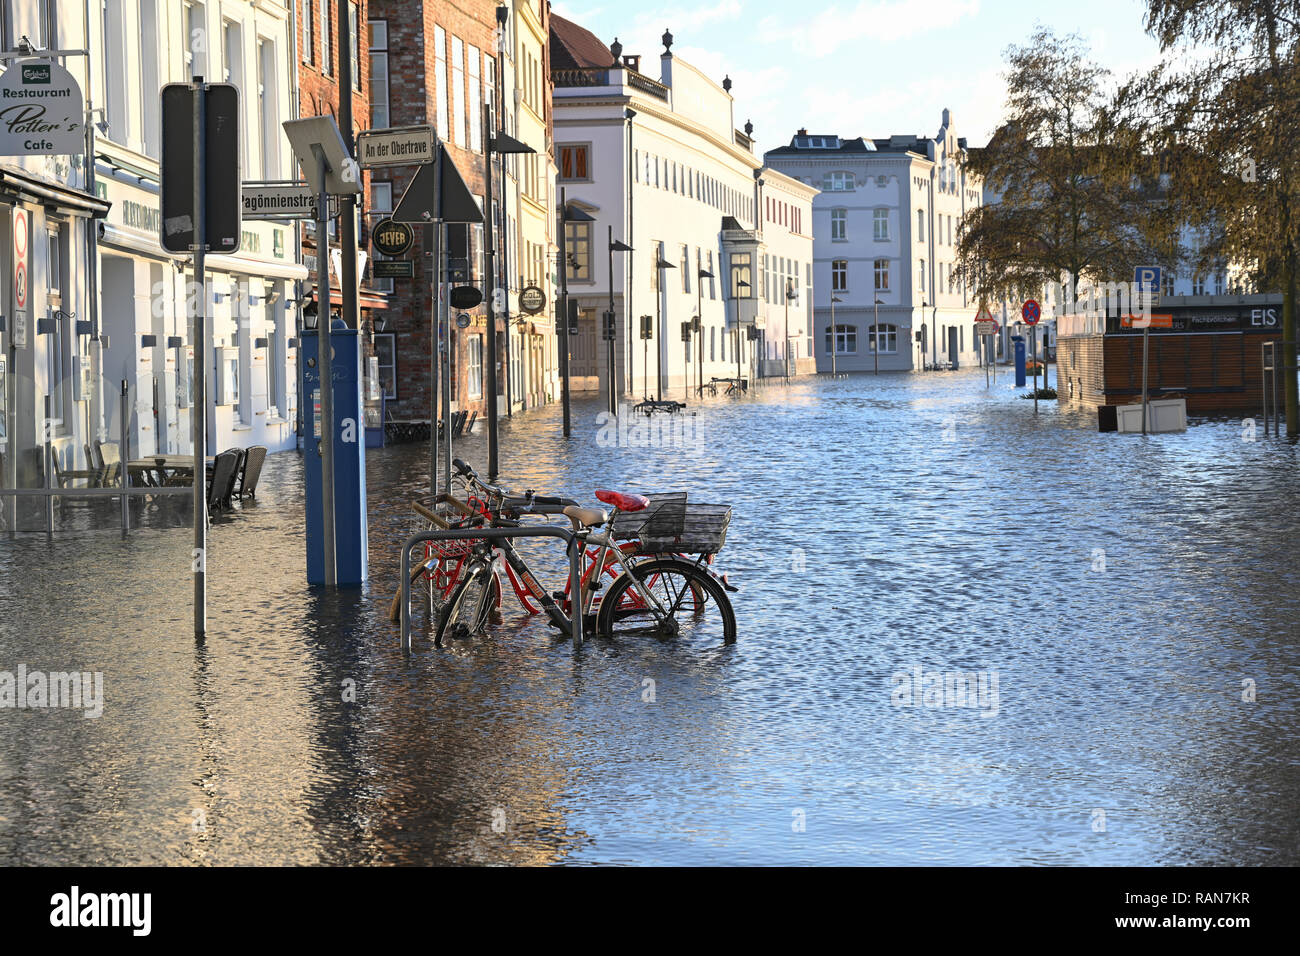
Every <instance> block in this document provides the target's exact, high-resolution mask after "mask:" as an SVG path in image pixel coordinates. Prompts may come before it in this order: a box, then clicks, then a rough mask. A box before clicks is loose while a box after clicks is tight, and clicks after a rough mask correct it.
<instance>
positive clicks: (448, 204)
mask: <svg viewBox="0 0 1300 956" xmlns="http://www.w3.org/2000/svg"><path fill="white" fill-rule="evenodd" d="M438 152H439V154H440V156H441V159H440V160H439V161H438V162H436V163H424V164H423V165H421V166H420V167H419V168H418V169H416V171H415V175H414V176H413V177H412V178H411V184H410V185H409V186H407V187H406V192H404V193H402V198H401V199H400V200H398V203H397V208H396V209H395V210H393V216H392V218H393V219H395V220H396V221H397V222H433V214H434V200H435V199H436V198H437V197H438V196H439V195H441V197H442V204H441V208H440V209H439V212H440V214H441V219H442V221H443V222H482V221H483V210H481V209H479V207H478V203H477V202H475V200H474V194H473V193H471V192H470V191H469V187H468V186H466V185H465V180H464V179H462V178H461V175H460V172H459V171H458V170H457V169H456V164H455V163H453V162H452V161H451V156H449V155H448V154H447V148H446V147H445V146H442V145H439V146H438ZM439 168H441V170H442V182H441V183H439V182H438V174H437V170H438V169H439ZM439 189H440V190H441V192H440V193H439V192H435V190H439Z"/></svg>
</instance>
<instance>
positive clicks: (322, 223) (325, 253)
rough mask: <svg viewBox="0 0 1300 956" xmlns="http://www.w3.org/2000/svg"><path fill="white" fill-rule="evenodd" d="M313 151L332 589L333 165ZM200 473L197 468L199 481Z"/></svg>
mask: <svg viewBox="0 0 1300 956" xmlns="http://www.w3.org/2000/svg"><path fill="white" fill-rule="evenodd" d="M311 151H312V152H313V153H314V154H315V155H316V176H317V179H318V181H319V183H320V194H319V195H318V196H317V197H316V206H317V210H318V211H317V214H316V215H317V217H318V219H317V222H316V315H317V322H316V329H317V331H316V351H317V353H318V354H319V359H318V363H319V365H320V445H319V448H320V476H321V484H320V490H321V516H322V526H321V532H322V534H321V545H322V558H323V560H324V562H325V586H326V587H329V588H332V587H334V585H335V582H336V580H337V567H336V564H335V558H334V355H333V352H334V339H333V335H332V334H331V333H332V331H333V329H332V326H333V324H334V322H333V318H332V317H331V315H330V266H329V261H330V234H329V199H330V197H329V194H328V193H326V192H325V175H326V172H327V171H328V168H329V166H328V164H327V163H326V161H325V150H323V149H321V147H320V145H319V144H318V143H313V144H312V147H311ZM353 255H354V256H355V252H354V253H353ZM344 258H347V257H346V256H344ZM308 401H311V397H310V396H308ZM309 438H310V436H309ZM197 475H198V472H197V471H196V472H195V476H196V478H195V480H197Z"/></svg>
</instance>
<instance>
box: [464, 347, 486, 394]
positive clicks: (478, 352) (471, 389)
mask: <svg viewBox="0 0 1300 956" xmlns="http://www.w3.org/2000/svg"><path fill="white" fill-rule="evenodd" d="M466 345H467V346H468V347H467V348H466V350H465V376H466V385H467V386H468V389H467V393H466V394H467V395H468V396H469V397H470V398H471V399H474V398H482V397H483V336H482V335H471V336H470V337H469V342H467V343H466Z"/></svg>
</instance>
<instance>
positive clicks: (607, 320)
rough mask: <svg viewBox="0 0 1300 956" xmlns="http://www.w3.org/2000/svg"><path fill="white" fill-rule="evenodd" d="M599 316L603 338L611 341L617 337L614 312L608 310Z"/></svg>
mask: <svg viewBox="0 0 1300 956" xmlns="http://www.w3.org/2000/svg"><path fill="white" fill-rule="evenodd" d="M601 318H602V320H603V322H602V326H601V328H602V330H603V331H604V339H605V341H606V342H613V341H614V340H615V339H616V338H618V335H617V332H616V328H617V326H616V324H615V320H614V313H613V312H609V311H605V312H602V313H601Z"/></svg>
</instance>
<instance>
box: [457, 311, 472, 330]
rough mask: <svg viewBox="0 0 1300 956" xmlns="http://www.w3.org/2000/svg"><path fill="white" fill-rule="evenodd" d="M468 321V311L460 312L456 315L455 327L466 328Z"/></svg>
mask: <svg viewBox="0 0 1300 956" xmlns="http://www.w3.org/2000/svg"><path fill="white" fill-rule="evenodd" d="M469 323H470V318H469V313H467V312H462V313H460V314H459V315H458V316H456V328H458V329H468V328H469Z"/></svg>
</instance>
